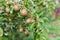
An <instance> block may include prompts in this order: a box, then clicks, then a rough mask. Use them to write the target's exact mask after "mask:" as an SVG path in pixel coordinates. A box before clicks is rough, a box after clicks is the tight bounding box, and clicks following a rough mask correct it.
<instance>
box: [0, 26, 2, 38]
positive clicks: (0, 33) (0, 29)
mask: <svg viewBox="0 0 60 40" xmlns="http://www.w3.org/2000/svg"><path fill="white" fill-rule="evenodd" d="M1 36H3V29H2V28H1V27H0V37H1Z"/></svg>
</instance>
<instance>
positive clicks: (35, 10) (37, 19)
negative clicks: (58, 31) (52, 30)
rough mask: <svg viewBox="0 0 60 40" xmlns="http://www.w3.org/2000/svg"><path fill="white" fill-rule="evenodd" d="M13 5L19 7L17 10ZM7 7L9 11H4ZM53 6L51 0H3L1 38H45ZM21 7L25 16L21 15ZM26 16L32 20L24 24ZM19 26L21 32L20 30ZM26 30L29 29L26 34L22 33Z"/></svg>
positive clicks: (25, 39) (4, 39)
mask: <svg viewBox="0 0 60 40" xmlns="http://www.w3.org/2000/svg"><path fill="white" fill-rule="evenodd" d="M14 5H17V6H18V7H19V8H18V9H19V10H18V11H15V10H14ZM7 7H8V8H9V9H10V11H9V12H6V8H7ZM55 8H56V5H55V4H54V2H53V0H46V1H45V0H23V1H20V2H19V3H18V2H7V1H3V2H2V5H1V7H0V27H1V29H2V31H3V33H2V34H3V35H2V36H1V40H47V38H46V37H47V33H49V29H48V27H49V25H48V24H50V23H51V21H52V20H53V18H52V14H53V10H54V9H55ZM9 9H8V10H9ZM23 9H26V10H27V16H23V15H21V11H22V10H23ZM8 10H7V11H8ZM28 18H31V19H32V20H34V21H33V22H31V23H29V24H26V20H27V19H28ZM20 27H22V28H23V32H20ZM26 30H28V31H29V34H28V36H26V35H25V33H24V32H25V31H26ZM0 35H1V34H0Z"/></svg>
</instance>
